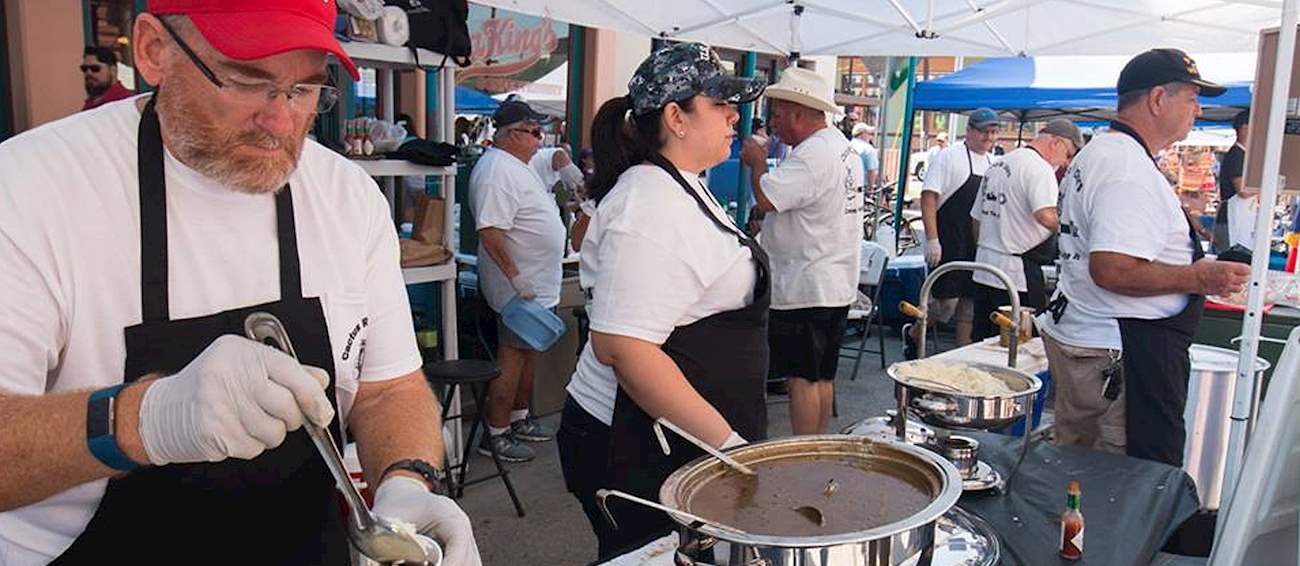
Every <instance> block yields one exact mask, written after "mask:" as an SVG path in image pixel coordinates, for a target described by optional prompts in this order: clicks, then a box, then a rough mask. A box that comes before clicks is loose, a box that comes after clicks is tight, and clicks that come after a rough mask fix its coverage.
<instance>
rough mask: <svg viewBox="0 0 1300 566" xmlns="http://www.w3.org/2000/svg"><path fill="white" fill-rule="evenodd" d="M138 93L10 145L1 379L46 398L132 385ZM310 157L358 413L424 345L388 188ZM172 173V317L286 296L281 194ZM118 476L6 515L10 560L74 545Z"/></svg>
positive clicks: (314, 250) (303, 210) (305, 223)
mask: <svg viewBox="0 0 1300 566" xmlns="http://www.w3.org/2000/svg"><path fill="white" fill-rule="evenodd" d="M135 100H136V99H134V98H133V99H128V100H124V101H120V102H115V103H110V104H107V105H104V106H103V107H100V108H98V109H95V110H92V111H88V112H81V113H78V114H74V115H72V116H70V117H68V118H64V119H62V120H59V121H56V122H53V123H50V124H47V125H44V126H41V127H39V128H36V129H33V130H30V131H27V132H25V133H22V134H20V135H18V136H16V137H14V138H12V139H10V140H8V141H7V142H5V143H4V144H0V203H3V204H0V265H3V266H4V267H3V269H0V297H3V298H0V351H3V352H4V353H5V355H4V356H3V357H0V390H3V391H5V392H8V393H13V394H18V395H45V394H54V393H63V392H70V391H79V390H80V391H84V390H89V389H98V388H102V387H107V386H111V385H115V384H119V383H122V381H123V377H124V376H123V375H122V368H123V366H124V362H125V357H126V350H125V344H124V339H123V328H124V327H127V326H132V325H135V324H138V323H139V322H140V320H141V313H140V310H141V307H140V231H139V211H140V208H139V189H138V184H137V175H136V128H137V125H138V124H139V122H140V114H139V112H138V111H137V109H136V106H135V102H134V101H135ZM298 165H299V166H298V169H297V171H295V172H294V173H293V176H292V177H291V178H290V184H291V185H292V187H293V206H294V220H295V224H296V229H297V235H298V255H299V257H300V259H301V269H302V286H303V293H304V295H305V296H307V297H321V299H322V302H323V304H324V308H325V318H326V321H327V323H328V327H329V337H330V342H331V345H332V346H333V349H334V366H335V376H336V389H335V391H336V393H337V395H338V399H339V404H340V409H341V415H342V417H343V418H346V416H347V414H348V412H349V411H350V409H351V405H352V400H353V397H354V396H355V394H356V391H357V386H358V383H359V382H360V381H380V380H385V379H391V378H395V377H400V376H402V375H405V374H408V373H410V372H412V371H415V370H417V369H419V367H420V365H421V360H420V354H419V350H418V349H417V348H416V344H415V334H414V331H413V328H412V322H411V311H410V305H409V304H408V302H407V296H406V289H405V286H404V284H403V282H402V273H401V270H400V268H399V266H398V247H397V233H396V229H395V227H394V225H393V219H392V216H391V213H390V212H389V209H388V205H387V203H386V202H385V201H384V198H383V196H382V194H381V193H380V192H379V189H378V187H377V186H376V185H375V183H374V181H373V180H372V179H370V177H368V176H367V175H366V174H365V172H364V171H362V170H361V168H360V167H358V166H357V165H356V164H353V163H351V162H349V161H348V160H347V159H344V158H343V157H341V156H339V155H337V154H335V153H334V152H332V151H330V150H329V149H326V148H325V147H322V146H321V145H319V144H317V143H315V142H312V141H308V142H306V144H305V145H304V146H303V149H302V155H301V157H300V159H299V164H298ZM164 170H165V174H166V179H167V210H168V217H169V220H170V221H169V222H168V227H167V237H168V248H169V250H170V253H169V254H168V262H169V265H168V274H169V281H170V284H169V285H170V295H171V297H170V310H171V317H172V318H173V319H181V318H189V317H198V316H204V315H209V314H214V313H217V312H221V311H225V310H230V309H234V308H240V307H245V306H249V305H256V304H259V303H264V302H269V301H275V300H278V299H280V287H279V276H278V273H279V271H278V266H279V258H278V251H277V246H276V244H275V242H276V221H275V201H274V197H273V196H272V195H270V194H263V195H249V194H245V193H240V192H236V191H235V190H234V189H231V188H228V187H225V186H222V185H221V184H219V183H217V182H216V181H213V180H211V179H208V178H206V177H203V176H202V175H201V174H199V173H198V172H196V171H194V170H193V169H190V168H189V167H186V166H185V165H183V164H181V163H180V162H179V161H177V160H176V159H175V158H173V157H172V156H171V155H170V154H168V155H167V157H166V162H165V165H164ZM352 332H356V333H357V334H355V335H352V334H351V333H352ZM363 350H364V354H363ZM9 432H12V431H9ZM106 483H107V482H106V480H99V481H94V482H89V483H85V484H82V485H79V486H77V487H74V488H72V489H69V490H67V491H64V492H62V493H59V494H57V495H54V496H52V497H49V498H47V499H45V500H43V501H41V502H39V503H35V504H31V505H28V506H25V507H21V508H19V509H15V510H12V511H7V512H4V513H0V563H2V564H5V565H6V566H14V565H27V564H44V563H46V562H48V561H49V560H51V559H52V558H53V557H54V556H57V555H58V554H60V553H61V552H62V551H63V550H64V549H65V548H66V547H67V546H68V545H69V544H71V543H72V540H73V539H74V538H75V537H76V536H77V535H79V534H80V533H81V531H82V530H83V529H84V528H85V525H86V523H87V521H89V520H90V516H91V514H92V513H93V512H94V510H95V508H96V507H97V506H98V504H99V500H100V498H101V497H103V494H104V486H105V485H106Z"/></svg>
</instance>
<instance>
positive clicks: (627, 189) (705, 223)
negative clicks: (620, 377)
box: [568, 164, 757, 424]
mask: <svg viewBox="0 0 1300 566" xmlns="http://www.w3.org/2000/svg"><path fill="white" fill-rule="evenodd" d="M682 177H684V178H685V179H686V180H687V182H688V183H690V184H691V188H692V189H693V190H694V191H695V193H696V195H698V196H699V197H700V198H701V199H702V200H703V201H704V202H705V204H706V206H707V207H708V209H709V213H710V214H712V215H713V216H714V218H716V219H718V220H719V221H720V222H722V223H723V224H725V225H727V226H729V227H730V228H733V229H735V232H739V229H736V228H735V224H734V223H733V222H732V221H731V219H730V217H728V216H727V214H726V211H725V210H723V208H722V206H721V205H720V204H718V201H717V200H716V199H714V198H713V195H712V194H710V193H709V191H708V189H706V188H705V187H704V185H703V183H701V182H700V181H699V179H698V177H696V176H695V175H693V174H691V173H687V172H682ZM735 232H732V231H723V230H722V229H721V228H719V227H718V226H717V224H715V223H714V222H712V221H710V220H709V219H708V218H706V217H705V216H704V212H703V211H701V210H700V208H699V205H698V204H696V201H695V199H693V198H691V195H690V194H688V193H687V192H686V191H685V189H683V188H682V186H681V185H679V184H678V183H677V182H676V181H674V180H673V178H672V176H671V175H669V174H668V173H667V172H666V171H664V170H663V169H660V168H659V167H658V166H655V165H648V164H643V165H637V166H634V167H632V168H630V169H628V170H627V171H625V172H624V173H623V174H622V175H620V176H619V178H618V182H617V183H616V184H615V185H614V187H613V188H612V189H610V191H609V193H608V194H606V195H605V197H604V198H603V199H601V201H600V205H599V206H598V207H597V208H596V214H595V215H593V216H592V218H591V223H590V224H589V225H588V227H587V235H586V237H584V238H583V240H582V259H581V261H580V262H579V278H580V281H581V284H582V287H583V288H584V289H589V290H591V296H592V298H591V301H590V306H589V308H588V312H589V313H590V316H591V330H592V331H594V332H602V333H605V334H614V335H618V336H628V337H631V338H637V339H640V340H645V341H647V342H651V343H654V344H663V343H664V342H665V341H666V340H667V339H668V337H669V335H671V334H672V332H673V330H674V329H675V328H676V327H678V326H685V325H688V324H691V323H693V322H695V321H697V320H700V319H703V318H706V317H709V316H712V315H714V314H718V313H721V312H727V311H733V310H737V309H741V308H744V307H745V306H748V305H749V304H750V303H752V302H753V301H754V283H755V281H756V277H757V272H756V270H755V268H754V262H753V256H752V255H751V254H750V251H749V248H747V247H745V246H743V245H741V243H740V241H739V240H738V239H737V237H736V234H735ZM617 390H618V383H617V381H616V380H615V374H614V370H613V368H610V367H609V366H606V365H604V364H601V363H600V362H599V361H598V360H597V359H596V356H595V354H594V353H593V352H592V350H591V343H590V342H588V343H587V347H586V348H585V349H584V350H583V351H582V354H581V355H580V356H579V359H578V366H577V370H576V371H575V372H574V375H573V378H572V379H571V380H570V381H569V386H568V392H569V394H570V395H571V396H573V398H574V400H575V401H577V402H578V404H579V405H580V406H581V407H582V408H583V409H584V410H586V411H587V412H588V413H590V414H591V415H592V416H594V417H596V418H597V419H600V420H601V422H604V423H606V424H609V423H610V422H611V420H612V419H613V415H614V396H615V393H616V392H617Z"/></svg>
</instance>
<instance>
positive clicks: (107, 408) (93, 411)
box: [86, 397, 113, 438]
mask: <svg viewBox="0 0 1300 566" xmlns="http://www.w3.org/2000/svg"><path fill="white" fill-rule="evenodd" d="M112 418H113V398H112V397H100V398H98V399H91V400H90V403H89V404H88V405H87V406H86V438H97V437H100V436H108V435H110V434H113V427H112Z"/></svg>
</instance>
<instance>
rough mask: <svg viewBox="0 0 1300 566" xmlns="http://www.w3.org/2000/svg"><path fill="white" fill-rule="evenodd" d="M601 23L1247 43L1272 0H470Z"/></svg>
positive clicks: (902, 51) (786, 45)
mask: <svg viewBox="0 0 1300 566" xmlns="http://www.w3.org/2000/svg"><path fill="white" fill-rule="evenodd" d="M475 2H476V3H479V4H484V5H487V6H495V7H498V8H503V9H507V10H514V11H517V12H524V13H528V14H534V15H538V16H541V15H549V16H550V17H551V18H553V19H556V20H562V21H567V22H573V23H576V24H581V25H585V26H591V27H596V28H604V29H612V30H618V31H624V32H630V33H636V34H641V35H646V36H650V37H660V38H664V39H674V40H691V41H700V42H703V43H707V44H709V45H714V46H723V47H732V48H736V49H744V50H750V51H761V52H765V53H778V54H784V55H789V54H792V53H798V54H801V55H916V56H924V55H965V56H1008V55H1034V56H1037V55H1132V54H1135V53H1138V52H1140V51H1143V50H1145V49H1150V48H1152V47H1177V48H1180V49H1183V50H1185V51H1188V52H1194V53H1224V52H1242V51H1254V50H1255V41H1256V35H1257V32H1258V31H1259V30H1260V29H1261V28H1265V27H1275V26H1277V24H1278V14H1279V12H1280V10H1279V9H1280V8H1281V2H1277V1H1272V0H943V1H939V2H936V1H934V0H657V1H655V2H646V1H645V0H564V1H563V2H556V1H553V0H475Z"/></svg>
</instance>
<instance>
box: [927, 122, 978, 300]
mask: <svg viewBox="0 0 1300 566" xmlns="http://www.w3.org/2000/svg"><path fill="white" fill-rule="evenodd" d="M965 149H966V166H967V167H968V170H969V171H970V174H969V175H967V177H966V181H965V182H964V183H962V184H961V187H958V188H957V192H955V193H953V194H952V196H950V197H948V200H945V201H943V205H942V206H940V207H939V211H938V218H937V221H938V224H939V246H940V247H942V248H943V253H942V254H940V256H939V265H943V264H945V263H948V262H952V261H975V249H976V246H977V244H978V242H976V241H975V226H974V225H973V224H972V223H973V222H974V220H973V219H972V218H971V217H970V211H971V208H972V207H974V206H975V200H976V199H977V198H978V197H979V194H980V183H982V182H984V176H983V175H976V174H975V162H974V161H972V160H971V156H970V148H965ZM971 275H973V274H972V273H971V272H969V271H955V272H951V273H948V274H947V275H944V276H943V277H941V278H939V280H937V281H935V282H934V286H933V287H932V288H931V289H930V294H931V295H933V296H934V297H935V298H936V299H955V298H958V297H968V296H970V286H971Z"/></svg>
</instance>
